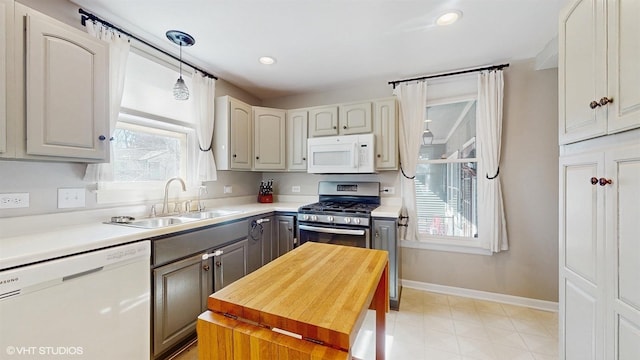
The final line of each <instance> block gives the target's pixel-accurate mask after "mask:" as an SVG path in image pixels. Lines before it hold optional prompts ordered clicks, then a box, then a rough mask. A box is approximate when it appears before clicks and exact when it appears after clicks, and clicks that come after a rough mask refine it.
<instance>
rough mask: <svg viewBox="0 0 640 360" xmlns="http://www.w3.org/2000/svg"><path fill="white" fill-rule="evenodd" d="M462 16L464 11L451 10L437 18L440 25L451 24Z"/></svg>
mask: <svg viewBox="0 0 640 360" xmlns="http://www.w3.org/2000/svg"><path fill="white" fill-rule="evenodd" d="M461 17H462V11H459V10H451V11H447V12H446V13H444V14H442V15H440V16H439V17H438V19H437V20H436V24H438V25H439V26H446V25H451V24H453V23H454V22H456V21H458V19H460V18H461Z"/></svg>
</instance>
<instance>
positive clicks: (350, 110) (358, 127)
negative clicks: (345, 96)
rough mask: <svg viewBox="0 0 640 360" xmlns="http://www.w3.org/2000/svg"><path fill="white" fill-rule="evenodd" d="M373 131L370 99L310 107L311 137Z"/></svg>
mask: <svg viewBox="0 0 640 360" xmlns="http://www.w3.org/2000/svg"><path fill="white" fill-rule="evenodd" d="M371 131H373V124H372V118H371V102H370V101H366V102H358V103H349V104H339V105H331V106H322V107H314V108H310V109H309V137H318V136H332V135H351V134H366V133H370V132H371Z"/></svg>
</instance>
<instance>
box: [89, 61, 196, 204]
mask: <svg viewBox="0 0 640 360" xmlns="http://www.w3.org/2000/svg"><path fill="white" fill-rule="evenodd" d="M178 76H179V74H178V69H177V67H176V66H174V65H173V64H171V63H169V62H167V61H164V60H163V59H159V58H157V57H155V56H154V55H151V54H148V53H145V52H144V51H142V50H140V49H135V48H132V49H131V52H130V53H129V57H128V60H127V73H126V76H125V84H124V91H123V96H122V108H121V110H120V114H119V118H118V123H117V124H116V130H115V132H114V134H113V137H114V140H113V142H112V143H111V147H112V154H111V156H112V161H111V163H112V165H113V170H112V171H113V181H107V182H101V183H100V184H99V191H98V196H97V201H98V203H101V204H104V203H115V202H133V201H148V200H157V199H162V197H163V195H164V184H165V182H166V181H167V179H170V178H172V177H175V176H179V177H181V178H183V179H184V180H186V181H187V182H189V180H191V179H190V178H191V177H192V176H191V172H192V171H193V169H194V167H195V159H196V153H195V149H196V148H197V146H196V144H197V139H196V136H195V128H194V124H193V123H194V120H193V112H192V103H191V100H187V101H177V100H174V99H173V94H172V88H173V84H175V81H176V79H177V78H178ZM183 77H184V80H185V82H186V83H187V86H189V87H190V88H191V77H190V76H189V73H188V72H187V71H185V72H183ZM189 191H190V192H193V191H196V190H193V189H190V190H189ZM190 192H188V193H187V194H185V196H188V195H191V193H190Z"/></svg>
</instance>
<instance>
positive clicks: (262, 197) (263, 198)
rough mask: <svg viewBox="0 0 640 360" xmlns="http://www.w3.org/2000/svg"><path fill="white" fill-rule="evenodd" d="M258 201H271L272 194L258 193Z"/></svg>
mask: <svg viewBox="0 0 640 360" xmlns="http://www.w3.org/2000/svg"><path fill="white" fill-rule="evenodd" d="M258 202H259V203H272V202H273V194H264V195H263V194H260V195H258Z"/></svg>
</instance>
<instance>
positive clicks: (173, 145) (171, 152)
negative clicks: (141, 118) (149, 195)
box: [112, 123, 186, 181]
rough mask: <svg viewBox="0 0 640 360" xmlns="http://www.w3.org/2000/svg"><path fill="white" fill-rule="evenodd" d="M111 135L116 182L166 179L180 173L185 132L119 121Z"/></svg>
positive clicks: (184, 146)
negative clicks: (112, 135) (112, 136)
mask: <svg viewBox="0 0 640 360" xmlns="http://www.w3.org/2000/svg"><path fill="white" fill-rule="evenodd" d="M114 138H115V140H114V142H113V144H112V146H113V147H114V150H113V156H114V161H113V163H114V180H115V181H165V180H167V179H169V178H171V177H174V176H180V175H181V174H180V172H181V169H182V168H183V166H182V161H183V158H184V156H185V148H186V134H184V133H179V132H173V131H166V130H160V129H155V128H151V127H146V126H138V125H132V124H126V123H118V127H117V129H116V131H115V135H114Z"/></svg>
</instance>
